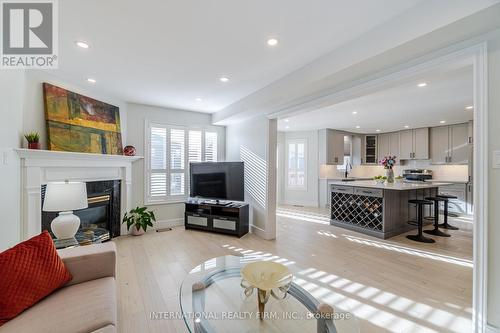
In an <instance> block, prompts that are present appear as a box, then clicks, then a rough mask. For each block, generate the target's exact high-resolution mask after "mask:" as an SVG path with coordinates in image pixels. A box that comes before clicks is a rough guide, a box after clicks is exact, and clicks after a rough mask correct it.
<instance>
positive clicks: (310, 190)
mask: <svg viewBox="0 0 500 333" xmlns="http://www.w3.org/2000/svg"><path fill="white" fill-rule="evenodd" d="M297 139H300V140H306V142H307V145H306V171H307V176H306V178H307V179H306V184H307V187H306V189H293V188H289V187H288V186H287V177H286V175H287V174H288V163H287V160H286V156H287V152H286V149H287V146H288V142H289V141H290V140H297ZM278 145H279V146H280V147H283V153H280V156H279V158H280V161H279V163H278V165H281V166H282V168H280V171H281V172H280V175H279V177H278V180H279V182H280V183H281V184H280V186H279V188H280V189H281V191H282V200H281V201H279V202H280V203H283V204H286V205H301V206H311V207H318V177H319V176H318V172H319V164H318V131H296V132H294V131H291V132H284V133H283V134H280V135H279V136H278Z"/></svg>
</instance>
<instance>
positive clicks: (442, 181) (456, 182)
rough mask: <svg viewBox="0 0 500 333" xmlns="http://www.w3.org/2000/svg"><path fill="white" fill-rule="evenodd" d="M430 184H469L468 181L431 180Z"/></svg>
mask: <svg viewBox="0 0 500 333" xmlns="http://www.w3.org/2000/svg"><path fill="white" fill-rule="evenodd" d="M427 182H428V183H452V184H467V183H469V181H467V180H439V179H429V180H427Z"/></svg>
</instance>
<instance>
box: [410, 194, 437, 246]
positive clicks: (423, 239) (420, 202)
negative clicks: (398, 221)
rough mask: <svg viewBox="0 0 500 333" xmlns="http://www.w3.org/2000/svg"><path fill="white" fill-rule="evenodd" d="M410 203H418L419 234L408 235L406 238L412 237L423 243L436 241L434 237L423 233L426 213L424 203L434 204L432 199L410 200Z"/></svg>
mask: <svg viewBox="0 0 500 333" xmlns="http://www.w3.org/2000/svg"><path fill="white" fill-rule="evenodd" d="M408 202H409V203H412V204H416V205H417V223H418V234H417V235H407V236H406V238H408V239H411V240H413V241H416V242H422V243H434V242H435V240H434V239H432V238H428V237H425V236H424V235H423V234H422V229H423V225H424V221H423V215H424V205H432V201H429V200H422V199H414V200H408Z"/></svg>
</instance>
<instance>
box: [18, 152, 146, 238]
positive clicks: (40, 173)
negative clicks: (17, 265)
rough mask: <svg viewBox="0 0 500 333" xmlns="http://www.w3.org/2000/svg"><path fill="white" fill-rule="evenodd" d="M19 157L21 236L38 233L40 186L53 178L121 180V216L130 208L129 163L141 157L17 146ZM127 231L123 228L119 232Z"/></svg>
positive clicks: (40, 210)
mask: <svg viewBox="0 0 500 333" xmlns="http://www.w3.org/2000/svg"><path fill="white" fill-rule="evenodd" d="M16 152H17V154H18V155H19V157H20V158H21V169H22V170H21V187H22V189H21V193H22V212H21V220H22V223H21V235H22V237H23V239H26V238H29V237H31V236H34V235H37V234H39V233H40V232H41V224H42V218H41V217H42V215H41V212H42V208H41V186H42V185H44V184H47V183H50V182H55V181H65V180H71V181H83V182H89V181H99V180H121V203H122V204H121V215H122V216H123V214H125V212H126V211H129V210H130V207H131V197H132V163H133V162H135V161H137V160H140V159H142V157H141V156H121V155H100V154H88V153H72V152H59V151H51V150H34V149H16ZM125 231H126V228H125V230H123V228H122V234H123V233H124V232H125Z"/></svg>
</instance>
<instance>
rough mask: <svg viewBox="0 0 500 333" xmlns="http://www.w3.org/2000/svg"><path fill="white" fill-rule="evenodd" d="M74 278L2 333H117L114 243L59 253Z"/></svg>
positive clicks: (25, 312) (69, 249) (0, 328)
mask: <svg viewBox="0 0 500 333" xmlns="http://www.w3.org/2000/svg"><path fill="white" fill-rule="evenodd" d="M58 253H59V256H60V257H61V259H62V260H63V262H64V265H65V266H66V267H67V269H68V270H69V271H70V273H71V275H72V276H73V279H72V280H71V281H70V282H68V283H67V284H66V285H64V286H63V287H62V288H60V289H58V290H56V291H55V292H53V293H52V294H50V295H49V296H47V297H45V298H44V299H42V300H41V301H39V302H38V303H36V304H35V305H34V306H32V307H30V308H29V309H27V310H25V311H24V312H23V313H21V314H20V315H18V316H17V317H15V318H14V319H12V320H10V321H8V322H7V323H5V324H4V325H3V326H0V333H10V332H12V333H14V332H15V333H19V332H23V333H31V332H33V333H35V332H36V333H45V332H47V333H49V332H50V333H88V332H96V333H108V332H117V328H116V320H117V314H116V312H117V300H116V278H115V277H116V247H115V244H114V243H113V242H107V243H103V244H93V245H89V246H81V247H74V248H68V249H61V250H58Z"/></svg>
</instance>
